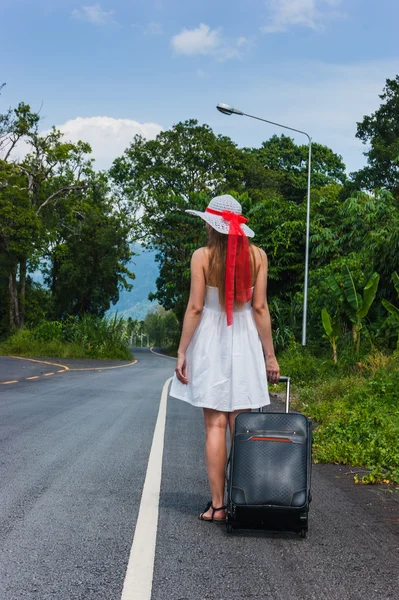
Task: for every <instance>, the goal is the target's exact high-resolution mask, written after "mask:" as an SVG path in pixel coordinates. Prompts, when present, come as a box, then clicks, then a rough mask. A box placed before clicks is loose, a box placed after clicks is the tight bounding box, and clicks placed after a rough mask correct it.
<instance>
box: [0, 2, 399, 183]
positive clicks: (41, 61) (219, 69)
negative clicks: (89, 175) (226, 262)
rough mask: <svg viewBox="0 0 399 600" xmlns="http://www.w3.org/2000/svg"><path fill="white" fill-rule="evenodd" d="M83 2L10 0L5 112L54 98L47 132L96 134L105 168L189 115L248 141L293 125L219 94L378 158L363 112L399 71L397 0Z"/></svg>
mask: <svg viewBox="0 0 399 600" xmlns="http://www.w3.org/2000/svg"><path fill="white" fill-rule="evenodd" d="M81 2H82V0H57V1H54V0H36V1H32V0H30V1H28V0H3V1H2V11H1V22H0V35H1V40H2V48H3V61H2V66H1V69H0V81H5V82H6V83H7V86H6V88H5V90H4V92H3V96H2V98H0V110H1V109H3V110H4V109H5V108H6V107H8V106H9V105H12V106H14V105H16V104H17V103H18V102H19V101H21V100H23V101H24V102H27V103H29V104H30V105H31V106H32V108H33V109H36V110H38V109H39V108H40V107H41V114H42V115H43V117H44V120H43V128H44V129H46V128H49V127H50V126H51V125H53V124H54V125H57V126H59V127H60V128H61V129H62V130H63V131H64V132H65V134H66V136H67V137H69V138H70V139H73V140H76V139H78V138H81V139H84V140H87V141H89V142H90V143H91V144H92V147H93V150H94V154H95V156H96V158H97V161H98V165H99V167H107V166H109V165H110V164H111V162H112V159H113V158H114V157H115V156H117V155H120V154H121V153H122V152H123V150H124V148H125V147H126V146H127V144H128V142H129V140H130V139H131V138H132V137H133V135H134V134H135V133H137V132H140V133H142V134H143V135H145V136H147V137H154V136H155V135H156V133H157V132H158V131H160V130H161V129H167V128H168V127H170V126H171V125H173V123H176V122H178V121H181V120H184V119H187V118H196V119H198V120H199V121H200V122H201V123H208V124H209V125H210V126H211V127H212V128H213V129H214V130H215V132H216V133H222V134H224V135H229V136H230V137H231V138H232V139H233V140H234V141H235V142H236V143H237V144H239V145H240V146H241V145H245V146H258V145H260V144H261V142H262V141H263V140H265V139H267V138H268V137H270V136H271V135H273V134H274V133H278V134H280V133H282V132H283V130H281V129H277V128H275V127H272V126H268V125H262V124H259V123H257V122H256V121H253V120H251V119H248V118H245V117H237V116H231V117H226V116H223V115H221V114H219V113H218V112H217V111H216V110H215V105H216V104H217V103H218V102H225V103H228V104H231V105H234V106H236V107H237V108H240V109H241V110H243V111H244V112H248V113H250V114H254V115H257V116H260V117H264V118H266V119H271V120H273V121H277V122H280V123H283V124H286V125H289V126H291V127H295V128H298V129H302V130H305V131H307V132H308V133H309V134H310V135H311V136H312V138H313V139H314V140H315V141H317V142H320V143H323V144H326V145H328V146H330V147H331V148H332V149H333V150H334V151H335V152H337V153H339V154H341V155H342V156H343V159H344V161H345V163H346V164H347V167H348V170H349V171H352V170H355V169H357V168H359V167H361V166H362V165H363V164H364V157H363V155H362V152H363V151H364V147H363V146H362V144H361V143H360V142H359V141H358V140H356V138H355V133H356V121H359V120H361V119H362V116H363V115H364V114H370V113H371V112H373V111H374V110H375V109H376V108H377V107H378V105H379V102H380V100H379V98H378V94H380V93H381V92H382V88H383V86H384V83H385V80H386V79H387V78H394V77H395V76H396V75H397V74H398V73H399V49H398V44H397V41H396V40H397V36H398V34H397V29H398V23H399V2H397V0H379V1H378V2H377V1H376V0H245V1H242V2H231V0H230V1H229V2H227V0H219V1H215V0H214V1H212V2H211V1H210V0H203V1H202V2H201V3H200V2H190V1H188V0H186V1H185V2H184V1H183V0H133V1H131V2H127V1H125V0H117V1H112V2H111V1H108V0H102V1H101V2H99V3H97V2H93V0H83V2H82V3H81ZM5 56H6V57H7V60H4V57H5ZM295 139H296V141H297V142H301V141H305V142H306V139H305V138H304V137H301V136H298V137H296V138H295Z"/></svg>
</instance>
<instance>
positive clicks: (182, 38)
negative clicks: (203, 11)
mask: <svg viewBox="0 0 399 600" xmlns="http://www.w3.org/2000/svg"><path fill="white" fill-rule="evenodd" d="M221 45H222V38H221V35H220V29H211V28H210V27H209V25H205V24H204V23H201V24H200V25H199V26H198V27H197V28H196V29H183V30H182V31H181V32H180V33H178V34H177V35H175V36H173V37H172V46H173V48H174V50H175V51H176V52H177V53H178V54H187V55H191V54H210V53H212V52H214V51H215V49H216V48H218V47H220V46H221Z"/></svg>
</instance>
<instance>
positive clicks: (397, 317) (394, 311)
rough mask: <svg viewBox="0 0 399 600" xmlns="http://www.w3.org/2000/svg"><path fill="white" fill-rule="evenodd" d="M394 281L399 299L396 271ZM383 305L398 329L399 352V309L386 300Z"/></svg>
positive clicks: (393, 276) (398, 343)
mask: <svg viewBox="0 0 399 600" xmlns="http://www.w3.org/2000/svg"><path fill="white" fill-rule="evenodd" d="M392 281H393V284H394V286H395V290H396V291H397V293H398V297H399V275H398V274H397V273H396V271H395V272H394V273H393V275H392ZM382 304H383V306H384V308H386V309H387V311H388V312H389V314H390V315H391V320H392V321H393V322H394V324H395V326H396V327H397V328H398V341H397V343H396V351H397V352H399V308H397V307H396V306H394V305H393V304H391V303H390V302H388V300H385V298H384V299H383V300H382Z"/></svg>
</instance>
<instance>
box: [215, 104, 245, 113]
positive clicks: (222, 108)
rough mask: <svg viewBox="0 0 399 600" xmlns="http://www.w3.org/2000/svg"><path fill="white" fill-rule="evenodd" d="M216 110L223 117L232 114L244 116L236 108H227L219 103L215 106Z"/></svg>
mask: <svg viewBox="0 0 399 600" xmlns="http://www.w3.org/2000/svg"><path fill="white" fill-rule="evenodd" d="M216 108H217V109H218V111H219V112H221V113H223V114H224V115H233V114H234V115H243V114H244V113H243V112H241V111H240V110H238V109H237V108H233V107H232V106H229V105H228V104H221V103H219V104H218V105H217V106H216Z"/></svg>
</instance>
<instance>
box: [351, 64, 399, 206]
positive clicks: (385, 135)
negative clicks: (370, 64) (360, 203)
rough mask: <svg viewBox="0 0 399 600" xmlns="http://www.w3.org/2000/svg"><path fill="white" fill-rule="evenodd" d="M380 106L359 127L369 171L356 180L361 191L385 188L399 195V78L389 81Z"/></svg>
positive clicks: (366, 169) (359, 175)
mask: <svg viewBox="0 0 399 600" xmlns="http://www.w3.org/2000/svg"><path fill="white" fill-rule="evenodd" d="M380 98H381V100H382V103H381V106H380V107H379V108H378V109H377V110H376V111H375V113H373V114H372V115H370V116H365V117H364V118H363V121H362V122H360V123H358V124H357V133H356V137H357V138H359V139H360V140H361V141H362V142H363V143H364V144H367V146H368V148H369V150H368V151H367V152H365V156H366V157H367V163H368V164H367V167H365V168H364V169H361V170H360V171H359V172H358V173H356V174H355V176H356V184H357V186H358V187H359V188H366V189H368V190H372V189H375V188H386V189H388V190H391V191H392V192H393V193H394V194H395V195H396V196H397V195H398V193H399V162H398V157H399V75H397V76H396V77H395V79H387V80H386V85H385V88H384V91H383V93H382V94H381V95H380Z"/></svg>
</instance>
